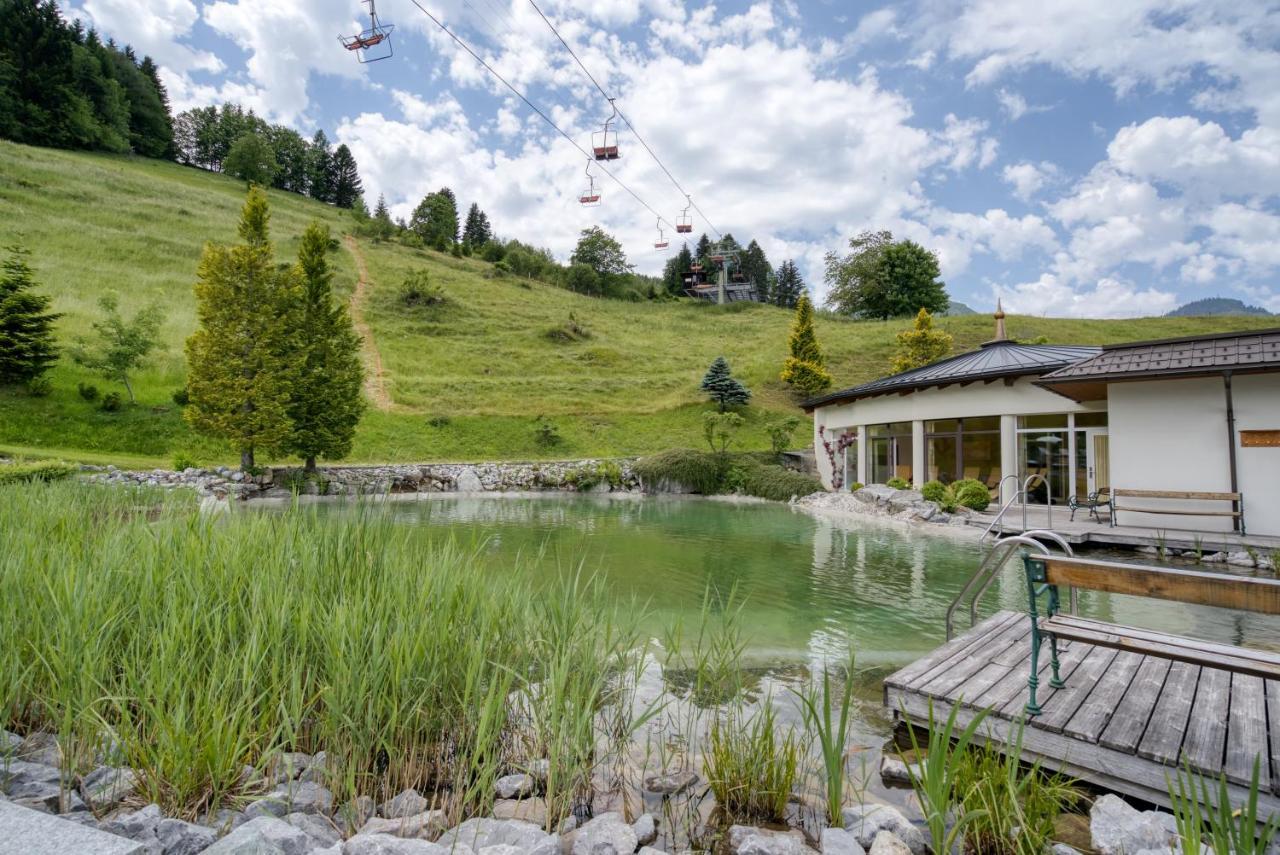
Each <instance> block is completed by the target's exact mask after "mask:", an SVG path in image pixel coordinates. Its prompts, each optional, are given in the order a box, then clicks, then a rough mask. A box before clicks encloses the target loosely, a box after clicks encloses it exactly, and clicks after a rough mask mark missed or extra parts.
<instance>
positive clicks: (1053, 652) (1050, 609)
mask: <svg viewBox="0 0 1280 855" xmlns="http://www.w3.org/2000/svg"><path fill="white" fill-rule="evenodd" d="M1059 605H1060V603H1059V602H1058V586H1057V585H1050V586H1049V602H1048V604H1047V608H1046V609H1045V611H1046V612H1047V613H1048V615H1049V617H1053V616H1054V615H1056V614H1057V613H1058V607H1059ZM1047 635H1048V636H1049V653H1050V658H1049V665H1050V666H1051V667H1052V668H1053V677H1052V678H1050V680H1049V685H1050V686H1052V687H1053V688H1055V689H1065V688H1066V686H1067V684H1066V683H1064V682H1062V676H1061V675H1060V674H1059V673H1058V636H1057V635H1056V634H1054V633H1047Z"/></svg>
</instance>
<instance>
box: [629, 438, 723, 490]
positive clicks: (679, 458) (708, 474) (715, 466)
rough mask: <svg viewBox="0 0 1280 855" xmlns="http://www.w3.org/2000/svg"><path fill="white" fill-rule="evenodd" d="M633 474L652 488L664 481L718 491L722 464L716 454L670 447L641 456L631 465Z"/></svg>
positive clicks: (695, 488)
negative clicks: (656, 452) (651, 454)
mask: <svg viewBox="0 0 1280 855" xmlns="http://www.w3.org/2000/svg"><path fill="white" fill-rule="evenodd" d="M635 471H636V474H637V475H639V476H640V478H641V480H642V481H644V482H645V484H646V485H647V486H648V487H650V488H652V487H654V486H656V485H658V484H660V483H662V482H664V481H666V482H671V483H675V484H680V485H682V486H684V487H685V488H687V489H689V490H692V491H693V492H695V493H702V494H703V495H711V494H714V493H718V492H720V484H721V479H722V478H723V477H724V475H725V467H724V462H723V460H722V458H721V457H720V456H719V455H716V454H712V453H710V452H706V451H694V450H693V449H688V448H673V449H671V450H670V451H664V452H662V453H660V454H655V455H653V456H652V457H645V458H642V459H640V460H638V461H636V464H635Z"/></svg>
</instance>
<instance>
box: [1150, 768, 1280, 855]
mask: <svg viewBox="0 0 1280 855" xmlns="http://www.w3.org/2000/svg"><path fill="white" fill-rule="evenodd" d="M1261 762H1262V755H1260V754H1259V755H1256V756H1255V757H1254V758H1253V774H1252V776H1251V778H1250V780H1249V795H1248V796H1247V797H1246V798H1245V801H1244V804H1242V805H1241V806H1240V807H1239V808H1238V809H1235V810H1233V809H1232V807H1231V796H1230V794H1229V792H1228V791H1227V778H1226V776H1225V775H1219V776H1218V779H1217V781H1216V787H1214V791H1212V792H1211V790H1210V786H1209V781H1208V780H1206V779H1205V778H1204V777H1202V776H1200V775H1198V774H1196V772H1195V771H1194V770H1192V768H1191V764H1190V763H1185V764H1184V765H1183V767H1182V768H1181V769H1179V770H1178V774H1177V777H1176V780H1169V781H1168V782H1167V783H1168V788H1169V801H1170V803H1171V804H1172V805H1173V813H1174V816H1175V817H1176V820H1177V828H1178V837H1179V838H1180V842H1181V847H1182V851H1183V852H1184V853H1192V852H1194V853H1196V855H1201V853H1203V851H1204V850H1205V849H1206V848H1207V849H1209V850H1210V851H1212V852H1213V853H1214V855H1261V853H1263V852H1267V851H1270V849H1271V843H1272V841H1273V840H1274V839H1275V837H1276V833H1277V832H1278V831H1280V816H1277V815H1272V816H1268V817H1266V819H1265V821H1263V818H1262V817H1261V816H1259V814H1258V777H1259V773H1260V770H1261Z"/></svg>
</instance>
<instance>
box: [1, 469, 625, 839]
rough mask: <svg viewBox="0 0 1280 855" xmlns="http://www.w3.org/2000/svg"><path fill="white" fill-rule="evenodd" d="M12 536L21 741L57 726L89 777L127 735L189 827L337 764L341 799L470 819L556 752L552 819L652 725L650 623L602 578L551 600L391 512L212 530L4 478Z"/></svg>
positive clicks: (154, 783)
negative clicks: (612, 595)
mask: <svg viewBox="0 0 1280 855" xmlns="http://www.w3.org/2000/svg"><path fill="white" fill-rule="evenodd" d="M0 531H3V532H4V533H5V536H4V539H3V541H2V542H0V726H4V727H6V728H8V729H10V730H15V731H18V732H28V731H31V730H36V729H43V730H50V731H54V732H56V733H57V734H58V735H59V737H60V739H61V742H62V745H63V747H64V768H65V771H66V773H67V775H68V776H70V775H72V774H74V773H77V772H83V771H85V770H86V769H87V768H90V767H91V766H92V765H93V764H94V763H95V762H96V760H97V758H99V757H100V756H101V753H102V751H103V750H104V748H105V747H106V746H108V745H110V744H118V746H119V751H120V752H121V754H122V755H123V757H122V759H123V762H125V763H127V764H128V765H130V766H132V767H134V768H135V769H137V770H138V772H139V773H140V776H141V778H142V788H143V796H144V797H145V798H147V799H150V800H153V801H156V802H158V803H159V804H160V805H161V807H162V808H164V809H165V810H166V811H167V812H170V813H174V814H178V815H182V816H191V817H195V816H198V815H200V814H203V813H205V812H207V811H209V810H212V809H215V808H217V807H218V806H221V805H224V804H227V803H229V802H235V801H236V800H237V799H240V798H247V797H250V796H251V795H252V793H251V792H249V791H246V790H245V789H244V786H243V783H242V779H241V773H242V770H243V767H244V766H246V765H249V766H253V767H254V768H256V769H260V770H261V769H265V768H267V767H268V766H269V765H270V764H271V763H272V758H273V757H274V756H276V755H277V754H278V753H279V752H281V751H291V750H299V751H307V752H315V751H319V750H324V751H326V752H327V756H328V758H329V762H330V766H329V768H330V780H328V781H327V782H326V783H328V784H329V786H330V787H331V788H332V789H333V790H334V791H335V794H336V795H337V796H338V797H339V798H340V799H343V798H348V797H351V796H354V795H357V794H361V795H371V796H373V797H374V798H377V799H382V798H385V797H389V796H391V795H394V794H395V793H396V792H399V791H400V790H402V789H403V788H405V787H410V786H412V787H416V788H418V789H419V790H420V791H423V792H424V793H427V794H429V795H430V796H431V797H432V798H434V799H435V800H436V801H438V802H440V803H441V804H445V805H447V806H449V807H450V808H451V809H452V810H453V811H454V812H455V814H456V815H470V814H473V813H475V812H478V811H483V810H484V809H486V808H487V807H488V801H489V799H491V798H492V796H491V794H492V791H493V787H492V781H493V779H494V778H495V777H496V776H497V775H498V774H503V773H505V772H507V771H511V770H515V769H519V768H522V767H525V766H527V765H528V763H529V762H530V761H531V760H533V759H538V758H542V757H546V758H548V759H549V760H550V761H551V770H552V771H551V774H550V781H549V784H548V787H549V790H550V793H549V799H548V801H549V804H550V806H551V810H550V811H549V814H550V816H549V818H548V823H549V824H550V823H553V822H558V820H559V819H560V818H561V817H562V816H563V815H564V813H563V812H564V811H565V810H567V807H568V804H569V801H570V798H569V795H570V794H575V793H581V791H582V789H583V788H584V786H585V782H588V781H590V777H591V771H592V768H593V766H594V765H595V764H597V763H599V762H601V759H602V758H601V756H600V753H601V751H600V749H599V748H598V747H597V746H598V745H599V744H600V742H599V741H598V737H599V736H600V735H601V733H602V732H603V730H604V729H605V728H606V726H607V728H608V729H610V730H613V731H623V732H625V731H627V730H628V727H629V726H630V725H629V724H628V723H627V721H626V720H624V721H622V722H621V723H620V722H619V716H620V715H622V716H623V718H624V719H625V718H626V715H625V714H622V713H619V712H617V710H616V707H617V705H618V704H619V703H620V702H622V701H623V700H625V697H624V696H625V694H626V689H625V684H626V683H627V679H626V675H627V663H628V662H629V661H630V659H631V657H634V656H636V655H639V654H638V653H637V651H638V650H641V649H642V648H643V645H642V644H641V643H640V641H641V639H640V637H639V636H638V634H637V631H636V628H637V626H638V625H639V622H640V621H641V619H642V618H641V617H640V615H641V614H642V610H640V609H637V608H636V607H635V605H634V604H630V603H624V604H618V605H617V606H610V605H607V604H606V603H605V602H604V597H603V593H602V591H601V589H600V587H599V586H598V585H595V584H592V583H591V582H590V581H589V580H582V579H573V580H571V581H569V582H566V583H564V584H563V586H562V587H559V588H556V587H554V586H553V587H552V588H551V589H550V590H537V591H535V590H533V589H532V588H531V587H530V585H529V584H528V583H527V582H526V581H524V579H523V578H522V574H521V573H520V572H519V568H511V570H512V572H510V573H506V574H502V575H499V574H496V573H493V572H487V571H485V570H483V569H482V568H481V566H480V564H479V562H478V561H477V560H476V557H475V555H474V553H473V552H472V551H469V550H468V549H466V548H463V547H462V546H460V545H458V544H457V543H455V542H452V541H450V540H448V539H440V538H439V537H438V535H434V534H433V533H432V532H431V530H430V529H427V528H424V527H420V526H413V525H406V524H402V523H397V522H396V521H395V520H394V519H393V518H392V517H391V515H390V514H388V513H385V512H383V511H382V510H379V509H377V508H376V507H370V506H362V507H360V508H359V509H358V510H356V511H355V512H353V513H351V514H344V515H341V516H336V515H328V516H325V517H324V518H321V517H319V516H318V515H316V514H315V513H314V512H312V511H310V510H306V509H302V508H293V509H289V510H287V511H285V512H282V513H278V514H267V513H249V512H231V513H225V514H219V515H211V514H202V513H199V512H198V511H197V509H196V506H195V503H194V500H193V499H192V498H190V497H186V496H183V495H181V494H165V495H162V494H159V493H155V492H147V491H144V490H127V489H121V488H108V487H101V486H95V485H89V484H82V483H54V484H40V485H25V486H20V487H19V486H11V487H0ZM561 794H565V795H564V796H563V797H562V796H561Z"/></svg>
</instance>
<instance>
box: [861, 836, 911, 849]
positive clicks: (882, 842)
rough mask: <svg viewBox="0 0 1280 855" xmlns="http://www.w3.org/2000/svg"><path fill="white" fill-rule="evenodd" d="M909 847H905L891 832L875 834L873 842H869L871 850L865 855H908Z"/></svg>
mask: <svg viewBox="0 0 1280 855" xmlns="http://www.w3.org/2000/svg"><path fill="white" fill-rule="evenodd" d="M910 853H911V847H909V846H907V844H906V843H903V842H902V840H901V839H899V837H898V835H896V834H894V833H893V832H892V831H878V832H876V838H875V840H873V841H871V849H870V850H868V852H867V855H910Z"/></svg>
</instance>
